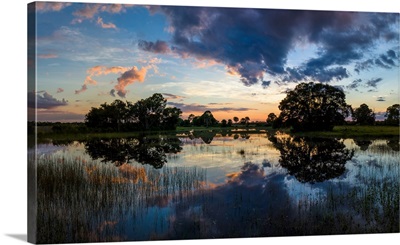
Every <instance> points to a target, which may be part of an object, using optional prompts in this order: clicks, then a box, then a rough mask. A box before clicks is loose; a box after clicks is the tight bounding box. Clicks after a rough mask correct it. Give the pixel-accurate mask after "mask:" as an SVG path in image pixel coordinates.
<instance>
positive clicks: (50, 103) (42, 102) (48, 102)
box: [28, 91, 68, 109]
mask: <svg viewBox="0 0 400 245" xmlns="http://www.w3.org/2000/svg"><path fill="white" fill-rule="evenodd" d="M35 99H36V105H35ZM67 104H68V101H66V100H65V99H62V100H57V99H56V98H54V97H53V96H52V95H51V94H49V93H47V92H46V91H39V92H36V93H35V92H28V107H30V108H38V109H51V108H55V107H58V106H65V105H67Z"/></svg>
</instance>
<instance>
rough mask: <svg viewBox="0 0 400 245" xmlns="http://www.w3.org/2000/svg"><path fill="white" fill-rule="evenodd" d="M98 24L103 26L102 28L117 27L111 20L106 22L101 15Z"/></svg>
mask: <svg viewBox="0 0 400 245" xmlns="http://www.w3.org/2000/svg"><path fill="white" fill-rule="evenodd" d="M97 24H99V25H100V26H101V28H104V29H117V26H116V25H114V24H113V23H111V22H110V23H104V22H103V19H102V18H100V17H98V18H97Z"/></svg>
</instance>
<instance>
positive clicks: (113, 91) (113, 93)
mask: <svg viewBox="0 0 400 245" xmlns="http://www.w3.org/2000/svg"><path fill="white" fill-rule="evenodd" d="M109 95H111V96H112V97H115V89H111V90H110V93H109Z"/></svg>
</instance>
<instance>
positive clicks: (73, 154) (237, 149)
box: [28, 130, 400, 243]
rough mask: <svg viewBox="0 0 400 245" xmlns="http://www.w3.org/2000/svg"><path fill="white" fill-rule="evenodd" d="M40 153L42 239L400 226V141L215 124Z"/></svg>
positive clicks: (56, 145)
mask: <svg viewBox="0 0 400 245" xmlns="http://www.w3.org/2000/svg"><path fill="white" fill-rule="evenodd" d="M34 152H35V149H30V150H28V159H30V160H31V161H32V162H30V163H29V164H30V166H35V164H36V168H37V176H38V184H37V188H38V216H37V217H38V222H37V227H38V243H40V242H45V243H67V242H100V241H140V240H165V239H194V238H234V237H266V236H294V235H296V236H298V235H324V234H359V233H363V234H365V233H388V232H399V179H400V178H399V177H400V171H399V170H400V168H399V166H400V164H399V159H400V152H399V140H398V138H393V139H368V138H362V139H337V138H316V137H299V136H291V135H288V134H284V133H280V132H276V133H274V134H271V133H269V132H252V131H226V132H224V131H223V132H218V133H217V132H213V131H211V130H210V131H208V130H203V131H201V132H196V131H191V132H188V133H185V134H169V135H159V134H148V135H145V134H142V135H137V136H135V137H129V138H92V139H90V140H85V141H68V142H60V141H58V142H56V141H52V142H51V143H47V144H38V145H37V148H36V154H37V162H36V163H35V162H34V161H33V160H34V154H33V153H34Z"/></svg>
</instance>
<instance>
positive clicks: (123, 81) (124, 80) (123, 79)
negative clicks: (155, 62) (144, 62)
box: [114, 66, 147, 97]
mask: <svg viewBox="0 0 400 245" xmlns="http://www.w3.org/2000/svg"><path fill="white" fill-rule="evenodd" d="M146 73H147V68H146V67H142V68H141V69H140V70H139V69H138V68H137V67H136V66H134V67H132V69H130V70H128V71H126V72H124V73H123V74H122V75H121V76H120V77H119V78H118V79H117V80H118V84H117V85H115V87H114V88H115V90H116V91H117V94H118V95H119V96H120V97H125V95H126V93H127V91H126V89H125V88H126V86H128V85H129V84H132V83H134V82H143V81H144V79H145V77H146Z"/></svg>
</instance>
